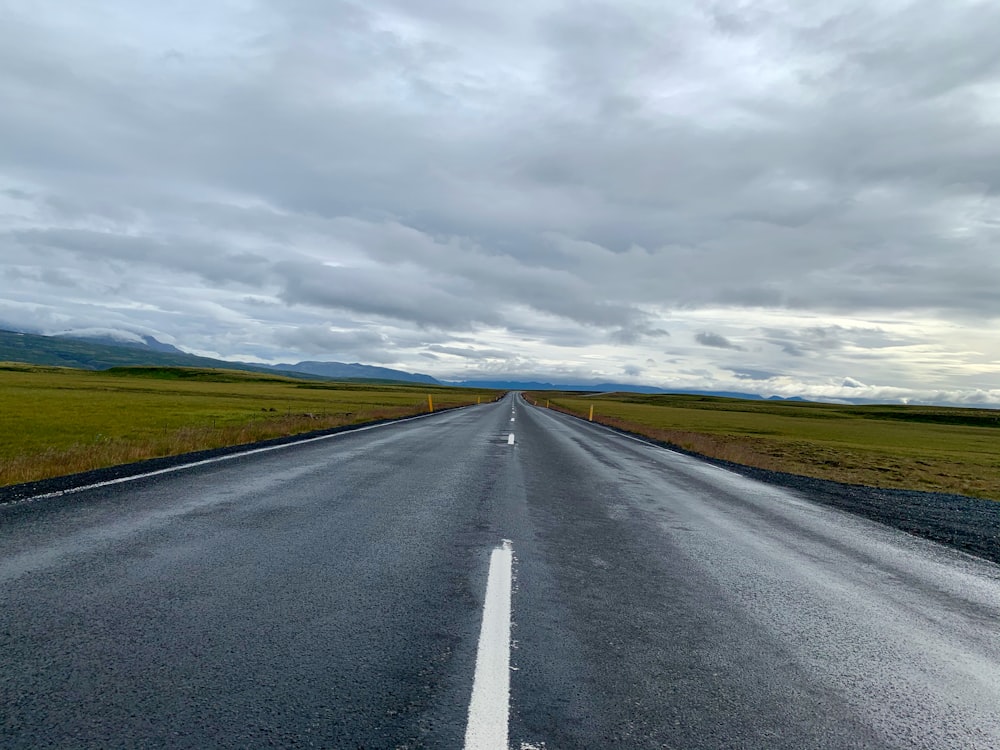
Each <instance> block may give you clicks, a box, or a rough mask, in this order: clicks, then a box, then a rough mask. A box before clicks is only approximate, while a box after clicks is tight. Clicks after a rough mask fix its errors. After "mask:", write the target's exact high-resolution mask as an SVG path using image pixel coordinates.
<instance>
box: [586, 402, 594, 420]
mask: <svg viewBox="0 0 1000 750" xmlns="http://www.w3.org/2000/svg"><path fill="white" fill-rule="evenodd" d="M587 421H588V422H593V421H594V405H593V404H591V405H590V418H589V419H588V420H587Z"/></svg>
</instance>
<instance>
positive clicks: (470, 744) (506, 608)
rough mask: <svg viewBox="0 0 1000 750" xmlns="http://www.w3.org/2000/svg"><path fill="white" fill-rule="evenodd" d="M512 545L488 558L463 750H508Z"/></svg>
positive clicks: (508, 543) (504, 544)
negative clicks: (474, 674)
mask: <svg viewBox="0 0 1000 750" xmlns="http://www.w3.org/2000/svg"><path fill="white" fill-rule="evenodd" d="M513 563H514V546H513V544H512V543H511V541H510V540H509V539H504V540H503V545H502V546H500V547H497V548H496V549H495V550H493V553H492V554H491V555H490V572H489V576H488V578H487V579H486V599H485V601H484V602H483V624H482V627H481V628H480V630H479V650H478V651H477V652H476V676H475V678H474V679H473V682H472V700H471V701H469V722H468V724H467V725H466V729H465V750H508V747H507V735H508V732H509V722H510V590H511V579H512V577H513V576H512V572H511V568H512V567H513Z"/></svg>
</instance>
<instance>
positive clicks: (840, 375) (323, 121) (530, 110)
mask: <svg viewBox="0 0 1000 750" xmlns="http://www.w3.org/2000/svg"><path fill="white" fill-rule="evenodd" d="M208 6H210V7H207V6H206V4H203V3H194V2H188V3H179V4H177V3H175V4H170V5H169V7H167V6H164V7H153V6H150V7H145V6H143V7H140V6H137V5H135V4H134V3H130V2H125V1H124V0H120V1H118V2H115V1H113V0H102V1H100V2H96V3H93V4H90V5H88V6H87V8H86V9H84V8H83V7H80V8H79V9H76V8H75V7H70V6H67V7H65V8H63V7H60V8H59V9H57V10H55V11H43V9H41V8H40V7H39V6H38V5H37V4H32V3H16V2H15V3H12V4H11V3H8V4H7V5H5V6H4V9H3V10H0V101H4V102H6V103H8V104H7V105H6V106H5V107H4V111H3V113H2V114H0V263H2V266H0V274H2V276H0V278H3V280H4V285H3V290H2V291H0V322H2V323H3V324H5V325H8V326H13V327H23V328H30V329H33V330H41V331H45V332H54V331H59V330H65V329H67V328H84V327H100V328H116V329H121V330H126V331H132V332H136V333H143V334H152V335H155V336H157V337H158V338H162V339H164V340H167V341H171V342H174V343H177V344H179V345H181V346H186V347H189V348H193V349H195V350H197V351H199V352H204V353H211V354H219V355H223V356H241V357H249V358H256V359H260V360H266V361H278V360H285V361H287V360H288V359H289V358H299V359H322V358H329V359H339V360H361V361H368V362H373V363H379V364H392V365H396V366H400V367H404V368H408V369H419V370H422V371H427V372H432V373H433V374H437V375H441V376H475V375H477V374H483V375H491V376H492V375H495V374H498V373H511V374H521V375H527V374H530V375H533V376H540V377H547V378H551V377H559V376H560V375H565V376H567V377H573V378H574V379H579V378H593V379H608V378H615V379H623V380H631V381H633V382H639V381H642V382H647V383H652V384H656V385H664V386H670V385H674V386H678V387H692V386H693V387H736V386H740V387H742V388H746V386H747V384H748V383H752V385H753V386H755V389H757V390H763V391H766V392H773V393H782V394H785V395H794V394H796V393H805V394H810V395H816V396H823V397H830V398H835V397H838V396H846V395H850V396H856V395H859V391H860V392H863V393H865V394H872V395H873V396H874V397H879V398H894V399H897V398H931V397H934V398H941V397H942V396H941V394H947V395H948V398H950V399H953V400H964V401H970V402H976V401H982V400H994V401H995V400H1000V393H997V391H996V389H997V388H998V387H1000V384H998V381H997V375H998V370H1000V362H998V361H1000V345H998V344H997V342H996V337H995V336H994V335H992V331H993V330H994V329H995V327H996V323H997V317H998V315H1000V292H998V281H1000V253H998V252H997V251H996V248H997V247H998V246H1000V244H998V240H1000V204H998V197H997V196H998V188H1000V139H997V138H996V132H997V127H998V124H1000V77H998V73H1000V52H998V51H997V49H998V48H997V45H996V43H995V39H994V38H993V36H994V35H993V33H992V30H993V29H996V28H997V27H998V25H1000V6H996V5H994V4H989V3H966V2H961V1H960V2H955V3H949V4H947V5H946V6H942V5H941V4H940V3H931V2H922V1H918V2H895V1H894V2H889V3H880V4H878V7H871V5H870V4H867V3H861V2H844V1H840V2H836V3H804V4H803V3H792V2H760V3H753V4H751V5H747V4H744V3H741V2H735V1H730V0H720V1H719V2H714V3H704V2H694V1H693V0H691V2H676V3H667V4H664V3H653V2H615V3H600V2H593V3H584V4H581V3H556V2H545V1H542V2H533V3H520V2H514V3H509V2H506V3H476V4H474V6H473V7H469V4H466V3H458V2H455V1H454V0H424V1H423V2H421V3H419V4H414V3H402V2H394V1H393V0H372V1H371V2H365V3H353V2H327V1H326V0H324V2H319V0H296V2H290V3H289V2H281V3H279V2H263V1H262V2H251V1H249V0H231V1H230V2H220V3H211V4H208Z"/></svg>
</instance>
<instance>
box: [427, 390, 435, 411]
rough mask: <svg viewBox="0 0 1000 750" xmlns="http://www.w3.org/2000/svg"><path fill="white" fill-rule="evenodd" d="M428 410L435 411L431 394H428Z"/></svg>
mask: <svg viewBox="0 0 1000 750" xmlns="http://www.w3.org/2000/svg"><path fill="white" fill-rule="evenodd" d="M427 410H428V411H434V399H432V398H431V394H429V393H428V394H427Z"/></svg>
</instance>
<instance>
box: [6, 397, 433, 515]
mask: <svg viewBox="0 0 1000 750" xmlns="http://www.w3.org/2000/svg"><path fill="white" fill-rule="evenodd" d="M440 413H441V412H438V414H440ZM432 416H436V415H435V414H417V415H416V416H413V417H404V418H402V419H396V420H393V421H391V422H383V423H382V424H371V425H367V426H364V427H357V428H355V429H352V430H344V431H342V432H335V433H333V434H332V435H319V436H318V437H311V438H304V439H303V440H296V441H294V442H290V443H282V444H281V445H268V446H267V447H265V448H252V449H250V450H247V451H240V452H239V453H229V454H226V455H225V456H216V457H215V458H205V459H202V460H201V461H192V462H191V463H188V464H178V465H177V466H168V467H167V468H165V469H157V470H156V471H147V472H145V473H144V474H131V475H129V476H127V477H118V478H117V479H109V480H107V481H105V482H95V483H94V484H85V485H81V486H80V487H67V488H66V489H64V490H56V491H54V492H46V493H44V494H41V495H31V496H30V497H24V498H20V499H18V500H13V501H12V502H11V504H20V503H30V502H34V501H35V500H48V499H50V498H53V497H62V496H63V495H73V494H75V493H77V492H85V491H86V490H96V489H98V488H99V487H110V486H111V485H113V484H122V483H124V482H134V481H135V480H137V479H146V478H147V477H155V476H159V475H160V474H171V473H173V472H175V471H183V470H184V469H193V468H195V467H198V466H206V465H208V464H217V463H220V462H222V461H231V460H232V459H234V458H243V457H244V456H253V455H256V454H258V453H269V452H271V451H276V450H281V449H282V448H291V447H292V446H294V445H305V444H306V443H315V442H318V441H320V440H331V439H332V438H338V437H344V436H346V435H353V434H354V433H357V432H366V431H367V430H376V429H378V428H379V427H389V426H391V425H394V424H400V423H401V422H412V421H413V420H415V419H423V418H425V417H432Z"/></svg>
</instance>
